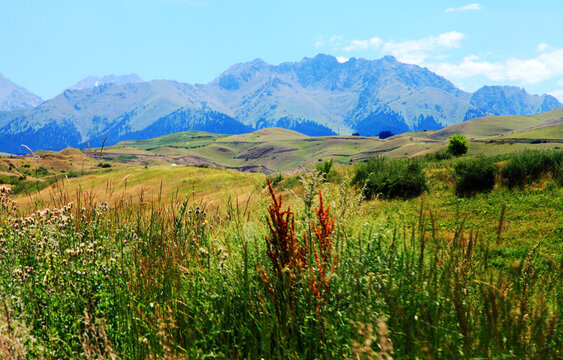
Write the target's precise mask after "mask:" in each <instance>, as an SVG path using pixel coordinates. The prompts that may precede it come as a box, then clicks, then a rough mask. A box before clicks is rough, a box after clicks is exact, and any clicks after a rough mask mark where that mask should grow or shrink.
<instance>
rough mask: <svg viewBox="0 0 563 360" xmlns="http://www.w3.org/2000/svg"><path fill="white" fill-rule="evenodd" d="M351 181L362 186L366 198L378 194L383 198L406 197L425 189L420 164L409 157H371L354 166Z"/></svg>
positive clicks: (413, 195)
mask: <svg viewBox="0 0 563 360" xmlns="http://www.w3.org/2000/svg"><path fill="white" fill-rule="evenodd" d="M352 183H353V184H355V185H358V186H360V187H363V188H362V189H363V190H362V192H363V195H364V196H365V197H366V198H367V199H371V198H373V197H375V196H377V195H379V194H381V195H382V196H383V197H385V198H404V199H406V198H412V197H416V196H418V195H420V194H422V192H423V191H425V190H426V189H427V185H426V177H425V176H424V172H423V171H422V165H421V164H420V162H419V161H418V160H411V159H393V160H388V159H385V158H384V157H375V158H371V159H369V160H368V161H367V162H366V163H362V164H359V165H358V166H357V167H356V170H355V175H354V178H353V180H352Z"/></svg>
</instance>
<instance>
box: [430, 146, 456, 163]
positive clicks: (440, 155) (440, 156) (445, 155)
mask: <svg viewBox="0 0 563 360" xmlns="http://www.w3.org/2000/svg"><path fill="white" fill-rule="evenodd" d="M451 158H452V154H450V152H449V151H448V150H447V149H444V150H440V151H436V152H435V153H431V154H430V153H428V154H426V155H425V159H426V160H438V161H440V160H447V159H451Z"/></svg>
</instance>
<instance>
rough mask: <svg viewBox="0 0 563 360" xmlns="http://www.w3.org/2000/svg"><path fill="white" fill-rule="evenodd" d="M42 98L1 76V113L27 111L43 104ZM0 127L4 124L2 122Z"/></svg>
mask: <svg viewBox="0 0 563 360" xmlns="http://www.w3.org/2000/svg"><path fill="white" fill-rule="evenodd" d="M41 101H42V100H41V98H40V97H39V96H37V95H35V94H33V93H32V92H30V91H28V90H26V89H24V88H22V87H21V86H18V85H16V84H14V83H13V82H11V81H10V80H8V79H7V78H5V77H4V76H2V74H0V111H12V110H20V109H27V108H31V107H34V106H37V105H39V104H41ZM0 126H2V123H1V121H0Z"/></svg>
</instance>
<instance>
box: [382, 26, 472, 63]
mask: <svg viewBox="0 0 563 360" xmlns="http://www.w3.org/2000/svg"><path fill="white" fill-rule="evenodd" d="M464 37H465V35H464V34H462V33H460V32H457V31H450V32H447V33H443V34H440V35H438V36H437V37H436V36H429V37H426V38H422V39H418V40H407V41H399V42H395V41H387V42H385V43H384V44H383V47H382V51H383V53H385V54H391V55H394V56H395V57H396V58H397V59H399V61H403V62H406V63H412V64H419V65H420V64H422V63H424V61H425V60H426V59H428V58H430V57H431V54H430V52H431V51H435V50H440V49H450V48H458V47H460V45H461V40H462V39H463V38H464Z"/></svg>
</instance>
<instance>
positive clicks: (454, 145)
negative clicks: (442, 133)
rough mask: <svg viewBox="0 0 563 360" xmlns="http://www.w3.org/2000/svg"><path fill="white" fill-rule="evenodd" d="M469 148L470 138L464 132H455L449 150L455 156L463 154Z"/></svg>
mask: <svg viewBox="0 0 563 360" xmlns="http://www.w3.org/2000/svg"><path fill="white" fill-rule="evenodd" d="M467 150H469V140H467V138H466V137H465V136H463V135H462V134H459V133H458V134H454V135H453V136H452V137H450V143H449V144H448V152H449V153H450V154H452V155H454V156H460V155H463V154H465V153H466V152H467Z"/></svg>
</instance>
